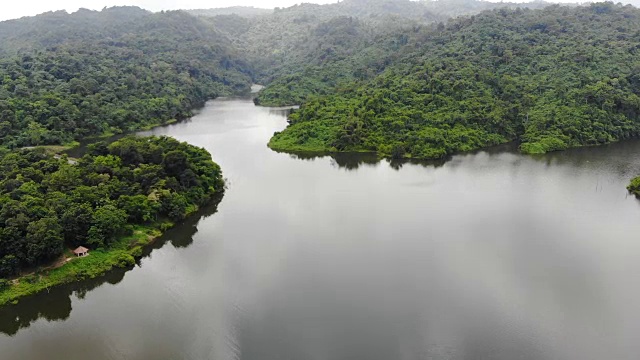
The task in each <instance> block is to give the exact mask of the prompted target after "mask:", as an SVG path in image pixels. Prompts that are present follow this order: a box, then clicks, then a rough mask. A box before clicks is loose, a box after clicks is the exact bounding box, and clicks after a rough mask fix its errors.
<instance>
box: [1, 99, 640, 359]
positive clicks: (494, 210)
mask: <svg viewBox="0 0 640 360" xmlns="http://www.w3.org/2000/svg"><path fill="white" fill-rule="evenodd" d="M285 117H286V111H285V110H277V109H267V108H259V107H255V106H254V105H253V103H252V102H251V100H249V99H219V100H216V101H212V102H209V103H208V104H207V106H206V107H205V108H204V109H202V111H201V112H200V113H199V114H198V115H197V116H195V117H194V118H192V119H191V120H189V121H185V122H182V123H179V124H174V125H171V126H167V127H163V128H158V129H155V130H154V131H151V132H149V133H153V134H158V135H160V134H162V135H170V136H173V137H176V138H178V139H180V140H183V141H187V142H189V143H191V144H195V145H198V146H203V147H205V148H207V149H208V150H209V151H210V152H211V153H212V154H213V157H214V159H215V160H216V161H217V162H218V163H219V164H220V165H221V166H222V168H223V171H224V173H225V176H226V177H227V178H228V184H229V188H228V191H227V192H226V194H225V195H224V198H223V199H222V201H221V202H220V204H218V205H217V207H216V204H213V205H212V206H211V207H210V208H207V209H203V210H202V212H201V214H200V215H199V216H198V217H195V218H191V219H188V220H187V221H186V223H185V224H183V225H182V226H180V227H177V228H175V229H173V230H171V231H169V232H168V233H167V234H166V235H165V236H164V237H163V238H162V239H161V241H160V242H158V243H156V244H155V245H154V248H155V249H153V250H152V251H151V250H149V251H148V255H147V256H146V257H144V258H143V259H142V260H141V261H140V263H139V264H138V265H137V266H135V268H134V269H132V270H129V271H116V272H113V273H110V274H109V275H108V276H106V277H104V278H100V279H96V280H94V281H91V282H85V283H78V284H72V285H70V286H63V287H59V288H55V289H53V290H51V292H50V293H49V294H46V293H45V294H42V295H39V296H35V297H31V298H27V299H24V300H22V301H21V302H20V304H19V305H17V306H13V307H9V308H5V309H2V310H0V331H1V332H2V333H0V359H3V360H4V359H19V360H31V359H65V360H70V359H145V360H146V359H149V360H156V359H220V360H227V359H243V360H253V359H260V360H271V359H280V360H307V359H309V360H315V359H317V360H347V359H353V360H360V359H361V360H365V359H366V360H393V359H473V360H476V359H505V360H512V359H554V360H556V359H561V360H564V359H567V360H569V359H571V360H573V359H637V358H638V356H639V354H640V286H639V284H640V201H638V200H636V199H635V198H632V197H631V196H628V195H627V192H626V190H625V186H626V184H627V183H628V181H629V179H630V178H631V177H632V176H634V175H635V174H637V173H640V142H639V141H631V142H624V143H620V144H615V145H611V146H606V147H599V148H589V149H578V150H571V151H567V152H563V153H557V154H551V155H548V156H543V157H529V156H522V155H519V154H517V153H514V152H512V151H508V150H505V149H501V148H497V149H492V150H490V151H481V152H477V153H473V154H463V155H458V156H454V157H453V158H451V159H450V160H449V161H446V162H431V163H415V164H410V163H404V164H389V163H388V162H387V161H382V162H377V161H376V159H375V157H372V156H371V155H342V156H338V157H336V158H333V157H317V158H314V157H309V156H295V155H288V154H281V153H276V152H273V151H271V150H270V149H268V148H267V146H266V143H267V141H268V140H269V138H270V136H271V135H272V134H273V132H274V131H279V130H281V129H283V128H284V127H285V126H286V118H285Z"/></svg>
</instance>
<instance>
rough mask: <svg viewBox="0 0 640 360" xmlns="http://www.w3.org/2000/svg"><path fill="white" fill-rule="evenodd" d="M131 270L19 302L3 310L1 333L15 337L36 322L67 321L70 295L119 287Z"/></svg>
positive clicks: (57, 288) (119, 270) (0, 315)
mask: <svg viewBox="0 0 640 360" xmlns="http://www.w3.org/2000/svg"><path fill="white" fill-rule="evenodd" d="M130 269H132V267H131V268H128V269H116V270H114V271H110V272H109V273H107V274H106V275H104V276H101V277H99V278H95V279H90V280H86V281H80V282H75V283H72V284H67V285H62V286H58V287H54V288H52V289H51V290H50V291H48V292H46V291H45V292H41V293H38V294H36V295H33V296H27V297H24V298H22V299H20V302H19V303H18V304H17V305H11V306H5V307H3V308H0V332H2V333H4V334H7V335H15V334H16V333H17V332H18V330H20V329H23V328H27V327H29V326H30V325H31V324H32V323H33V322H35V321H36V320H38V319H40V318H43V319H45V320H47V321H58V320H66V319H67V318H68V317H69V315H70V314H71V296H72V295H73V294H74V293H75V294H76V296H77V297H78V298H80V299H83V298H84V297H85V295H86V294H87V292H89V291H91V290H93V289H95V288H97V287H99V286H100V285H102V284H104V283H109V284H117V283H119V282H120V281H121V280H122V279H123V278H124V274H125V272H126V271H127V270H130Z"/></svg>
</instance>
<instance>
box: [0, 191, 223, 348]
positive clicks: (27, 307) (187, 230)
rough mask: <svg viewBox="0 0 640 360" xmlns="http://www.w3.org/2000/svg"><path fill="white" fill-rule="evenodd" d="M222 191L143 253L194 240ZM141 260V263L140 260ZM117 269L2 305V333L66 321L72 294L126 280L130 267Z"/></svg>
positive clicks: (215, 209)
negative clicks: (43, 323)
mask: <svg viewBox="0 0 640 360" xmlns="http://www.w3.org/2000/svg"><path fill="white" fill-rule="evenodd" d="M221 200H222V195H218V196H216V198H215V199H214V200H213V201H212V203H211V204H209V205H207V206H206V207H203V208H202V209H201V210H200V211H199V212H198V213H196V214H194V215H193V216H190V217H189V218H187V219H186V220H185V221H184V222H183V223H181V224H179V225H178V226H176V227H174V228H172V229H169V230H168V231H166V232H165V234H164V235H162V236H161V237H160V238H159V239H158V240H157V241H156V242H154V243H153V244H152V245H150V246H148V247H147V248H145V250H144V251H143V257H147V256H149V254H150V253H151V251H153V250H154V249H159V248H161V247H163V246H164V245H165V244H166V243H167V242H171V244H172V245H173V246H175V247H177V248H181V247H187V246H189V245H191V243H192V242H193V235H195V234H196V233H197V232H198V228H197V225H198V223H199V222H200V220H202V219H206V218H207V217H209V216H211V215H213V214H215V213H216V211H217V207H218V204H219V203H220V201H221ZM138 264H139V263H138ZM131 269H133V267H129V268H125V269H114V270H112V271H109V272H108V273H107V274H105V275H104V276H100V277H97V278H95V279H89V280H83V281H79V282H75V283H71V284H67V285H62V286H57V287H54V288H52V289H50V291H48V292H47V291H44V292H40V293H38V294H36V295H32V296H27V297H24V298H22V299H20V302H19V303H18V304H16V305H10V306H5V307H0V333H4V334H7V335H10V336H13V335H15V334H17V333H18V331H19V330H20V329H24V328H28V327H29V326H30V325H31V324H32V323H34V322H35V321H36V320H38V319H40V318H42V319H45V320H47V321H62V320H66V319H67V318H69V315H71V309H72V308H71V296H72V295H74V294H75V296H76V297H78V298H79V299H84V297H85V296H86V294H87V293H88V292H89V291H91V290H93V289H96V288H98V287H100V286H101V285H103V284H105V283H109V284H112V285H115V284H117V283H119V282H120V281H122V279H123V278H124V275H125V273H126V272H127V271H129V270H131Z"/></svg>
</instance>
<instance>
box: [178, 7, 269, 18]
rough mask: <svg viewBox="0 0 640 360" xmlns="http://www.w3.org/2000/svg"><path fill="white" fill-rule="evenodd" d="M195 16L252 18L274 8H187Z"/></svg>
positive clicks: (267, 12) (266, 13)
mask: <svg viewBox="0 0 640 360" xmlns="http://www.w3.org/2000/svg"><path fill="white" fill-rule="evenodd" d="M185 11H186V12H187V13H189V14H191V15H194V16H209V17H213V16H218V15H238V16H242V17H246V18H252V17H256V16H260V15H269V14H273V11H274V10H273V9H262V8H256V7H253V6H231V7H226V8H217V9H193V10H185Z"/></svg>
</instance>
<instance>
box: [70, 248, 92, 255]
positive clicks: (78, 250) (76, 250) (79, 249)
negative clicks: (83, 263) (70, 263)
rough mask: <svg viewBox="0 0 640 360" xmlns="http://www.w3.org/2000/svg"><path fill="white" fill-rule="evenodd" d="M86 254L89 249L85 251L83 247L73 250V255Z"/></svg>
mask: <svg viewBox="0 0 640 360" xmlns="http://www.w3.org/2000/svg"><path fill="white" fill-rule="evenodd" d="M87 252H89V249H87V248H86V247H84V246H78V248H77V249H75V250H73V253H74V254H76V255H78V254H84V253H87Z"/></svg>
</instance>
